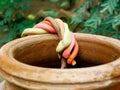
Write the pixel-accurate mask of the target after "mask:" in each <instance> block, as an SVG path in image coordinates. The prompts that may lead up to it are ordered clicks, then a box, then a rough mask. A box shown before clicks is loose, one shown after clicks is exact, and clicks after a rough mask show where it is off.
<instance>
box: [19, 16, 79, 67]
mask: <svg viewBox="0 0 120 90" xmlns="http://www.w3.org/2000/svg"><path fill="white" fill-rule="evenodd" d="M47 33H52V34H57V35H58V38H59V40H60V42H59V43H58V45H57V48H56V52H57V53H58V56H59V58H60V59H61V60H62V59H64V60H65V59H66V60H67V64H71V65H75V64H76V61H75V60H74V59H75V57H76V56H77V54H78V50H79V46H78V43H77V41H76V39H75V36H74V33H72V32H70V30H69V28H68V24H66V23H65V22H63V21H62V20H61V19H58V18H56V19H53V18H52V17H46V18H45V19H44V20H43V21H42V22H40V23H38V24H36V25H35V26H34V27H33V28H27V29H25V30H24V31H23V33H22V35H21V36H22V37H24V36H29V35H38V34H47Z"/></svg>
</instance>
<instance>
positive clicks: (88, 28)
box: [70, 0, 120, 39]
mask: <svg viewBox="0 0 120 90" xmlns="http://www.w3.org/2000/svg"><path fill="white" fill-rule="evenodd" d="M74 13H76V15H75V16H74V17H72V18H71V21H70V22H71V23H72V24H74V23H78V25H77V27H76V28H74V29H77V30H76V31H77V32H84V33H92V34H99V35H105V36H109V37H113V38H118V39H120V0H85V2H84V4H83V5H82V6H80V7H79V8H77V9H76V10H75V11H74ZM78 27H80V28H78Z"/></svg>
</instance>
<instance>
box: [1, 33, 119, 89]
mask: <svg viewBox="0 0 120 90" xmlns="http://www.w3.org/2000/svg"><path fill="white" fill-rule="evenodd" d="M75 36H76V39H77V41H78V44H79V49H80V50H79V54H78V56H77V58H76V61H77V65H76V66H74V67H72V66H70V65H68V66H67V68H66V69H60V60H59V59H58V56H57V53H56V51H55V49H56V46H57V44H58V38H57V36H56V35H53V34H52V35H51V34H46V35H35V36H28V37H24V38H20V39H17V40H14V41H12V42H9V43H8V44H6V45H4V46H3V47H2V48H1V50H0V75H1V76H2V77H3V78H4V79H5V80H6V82H5V84H4V90H29V89H30V90H94V89H95V90H119V89H120V85H119V84H120V41H119V40H116V39H112V38H108V37H104V36H97V35H89V34H75Z"/></svg>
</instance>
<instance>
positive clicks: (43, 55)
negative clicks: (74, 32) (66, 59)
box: [11, 37, 120, 69]
mask: <svg viewBox="0 0 120 90" xmlns="http://www.w3.org/2000/svg"><path fill="white" fill-rule="evenodd" d="M76 39H77V42H78V44H79V53H78V55H77V57H76V58H75V59H76V62H77V64H76V65H75V66H72V65H67V69H71V68H72V69H73V68H85V67H94V66H99V65H103V64H107V63H110V62H112V61H114V60H116V59H118V58H119V57H120V51H119V50H118V49H117V48H116V47H115V46H114V45H112V44H111V43H108V42H105V41H103V40H100V39H94V38H84V39H83V38H78V37H76ZM57 44H58V39H55V38H54V39H52V38H51V39H50V38H48V37H47V38H44V39H37V40H31V41H30V40H29V41H27V40H26V41H24V42H20V43H18V44H16V47H15V46H14V50H13V51H12V52H11V53H12V54H13V58H14V59H16V60H17V61H19V62H21V63H24V64H28V65H31V66H36V67H44V68H55V69H57V68H58V69H59V68H60V67H61V60H59V58H58V54H57V52H56V47H57Z"/></svg>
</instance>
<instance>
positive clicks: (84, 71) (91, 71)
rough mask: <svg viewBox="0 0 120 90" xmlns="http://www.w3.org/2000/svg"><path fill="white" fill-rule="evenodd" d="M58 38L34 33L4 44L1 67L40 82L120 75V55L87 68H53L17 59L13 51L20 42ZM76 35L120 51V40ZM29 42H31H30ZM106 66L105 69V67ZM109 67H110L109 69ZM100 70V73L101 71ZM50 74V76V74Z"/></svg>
mask: <svg viewBox="0 0 120 90" xmlns="http://www.w3.org/2000/svg"><path fill="white" fill-rule="evenodd" d="M47 36H48V37H49V38H48V39H49V40H50V39H51V40H52V39H56V40H58V37H57V36H56V35H53V34H46V35H34V36H28V37H24V38H20V39H17V40H13V41H11V42H9V43H7V44H6V45H4V46H3V47H2V48H1V50H0V69H1V70H2V71H4V72H7V73H8V74H9V75H12V76H13V77H18V78H23V79H26V80H31V81H38V82H50V83H86V82H98V81H104V80H108V79H111V78H114V77H118V76H119V75H120V57H119V58H118V59H116V60H115V61H112V62H110V63H106V64H102V65H98V66H93V67H86V68H75V69H74V68H73V69H55V68H54V69H53V68H44V67H36V66H31V65H28V64H24V63H22V62H19V61H17V60H16V59H15V58H14V57H13V54H12V53H11V52H12V49H13V47H17V45H18V44H23V42H26V41H31V40H34V41H35V40H36V41H37V40H39V39H41V40H44V38H46V37H47ZM75 36H77V37H79V38H81V37H82V39H83V40H84V38H88V39H94V40H96V42H97V41H98V42H99V41H103V42H104V43H109V44H111V45H113V46H114V47H115V48H116V49H118V50H119V51H120V41H119V40H116V39H113V38H109V37H105V36H99V35H91V34H83V33H75ZM36 38H37V39H36ZM28 43H29V42H28ZM103 68H104V69H103ZM108 68H109V69H108ZM99 72H100V73H99ZM48 75H49V76H48Z"/></svg>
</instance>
